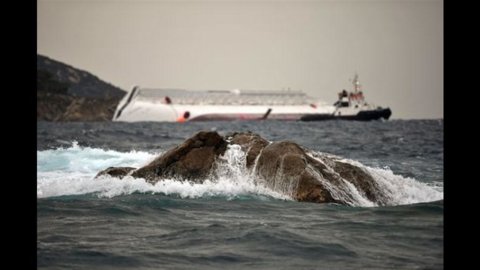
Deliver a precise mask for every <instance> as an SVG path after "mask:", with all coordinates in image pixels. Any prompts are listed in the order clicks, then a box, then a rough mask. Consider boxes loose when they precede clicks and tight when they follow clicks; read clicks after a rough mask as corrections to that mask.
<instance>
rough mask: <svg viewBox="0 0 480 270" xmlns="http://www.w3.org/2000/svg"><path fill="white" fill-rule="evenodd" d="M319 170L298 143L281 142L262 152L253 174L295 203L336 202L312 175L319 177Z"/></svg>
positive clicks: (320, 166)
mask: <svg viewBox="0 0 480 270" xmlns="http://www.w3.org/2000/svg"><path fill="white" fill-rule="evenodd" d="M312 163H313V164H312ZM313 168H315V169H314V170H312V169H313ZM323 169H324V166H322V164H320V163H318V162H317V161H315V160H314V159H312V158H309V157H308V156H307V155H306V153H305V151H304V150H303V149H302V148H301V147H300V146H299V145H298V144H296V143H294V142H289V141H282V142H274V143H271V144H270V145H268V146H266V147H265V148H264V149H263V151H262V153H261V155H260V157H259V159H258V163H257V166H256V173H257V174H258V175H259V176H260V177H261V179H262V180H263V181H264V182H265V183H266V185H267V186H268V187H270V188H271V189H273V190H274V191H277V192H281V193H283V194H288V195H290V196H292V197H293V198H294V199H296V200H297V201H307V202H318V203H326V202H336V203H338V201H337V200H335V199H334V198H333V197H332V195H331V194H330V193H329V192H328V190H327V189H326V187H325V186H324V183H322V182H321V181H319V179H318V177H316V175H315V172H316V173H317V174H319V175H320V176H322V171H323Z"/></svg>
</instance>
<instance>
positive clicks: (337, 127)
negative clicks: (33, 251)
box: [37, 120, 444, 269]
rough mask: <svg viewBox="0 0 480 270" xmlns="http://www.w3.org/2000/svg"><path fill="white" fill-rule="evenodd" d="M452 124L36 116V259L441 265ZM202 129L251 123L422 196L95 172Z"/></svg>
mask: <svg viewBox="0 0 480 270" xmlns="http://www.w3.org/2000/svg"><path fill="white" fill-rule="evenodd" d="M443 128H444V127H443V121H442V120H408V121H407V120H393V121H387V122H380V121H373V122H345V121H325V122H308V123H307V122H280V121H278V122H277V121H265V122H260V121H259V122H240V121H239V122H204V123H186V124H177V123H103V122H102V123H48V122H38V135H37V150H38V152H37V158H38V162H37V170H38V173H37V195H38V199H37V217H38V225H37V230H38V238H37V261H38V268H39V269H120V268H122V269H123V268H136V269H443V242H444V241H443V199H442V198H443ZM200 130H216V131H218V132H219V133H220V134H222V135H225V134H226V133H228V132H233V131H247V130H250V131H252V132H256V133H259V134H260V135H262V136H263V137H264V138H266V139H268V140H271V141H277V140H292V141H295V142H297V143H299V144H301V145H303V146H305V147H307V148H310V149H312V150H314V151H319V152H326V153H331V154H335V155H338V156H341V157H344V158H346V159H349V160H354V161H358V162H360V163H362V164H363V165H365V166H368V167H369V168H372V170H377V171H378V172H380V173H381V174H382V176H384V177H387V178H388V177H389V178H390V180H389V181H391V182H389V183H393V184H398V185H399V187H398V194H397V195H398V197H399V198H401V200H399V202H405V201H411V202H412V203H408V204H405V203H399V204H401V205H392V206H385V207H365V206H354V207H352V206H341V205H334V204H314V203H300V202H295V201H291V200H289V199H285V198H282V197H281V196H277V195H275V194H271V193H268V192H266V191H262V190H252V189H251V187H250V186H247V187H242V186H241V185H240V187H239V184H238V181H239V179H226V180H225V181H224V182H221V183H220V184H218V183H216V184H215V183H214V184H211V185H198V186H189V185H188V184H186V185H185V184H182V183H179V182H177V181H174V180H172V181H171V182H166V184H164V185H163V186H156V187H152V186H149V185H148V184H146V183H144V182H141V181H137V182H133V181H132V183H129V182H128V181H123V182H122V181H121V180H113V179H112V180H111V181H105V182H102V183H101V184H100V183H99V182H98V181H97V182H95V181H93V180H92V178H93V176H94V175H95V173H96V172H97V171H98V170H100V169H102V168H106V167H108V166H129V165H135V166H140V165H141V164H144V163H145V162H147V161H148V160H150V159H151V158H153V157H155V155H156V154H158V153H161V152H163V151H165V150H167V149H169V148H171V147H173V146H174V145H176V144H178V143H181V142H182V141H183V140H185V139H186V138H188V137H190V136H191V135H193V134H194V133H196V132H197V131H200ZM73 141H75V142H77V143H74V144H72V142H73ZM240 178H241V177H240ZM240 180H241V179H240ZM404 186H405V187H404ZM432 187H433V188H434V189H435V190H432ZM439 194H440V196H439Z"/></svg>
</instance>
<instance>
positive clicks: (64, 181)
mask: <svg viewBox="0 0 480 270" xmlns="http://www.w3.org/2000/svg"><path fill="white" fill-rule="evenodd" d="M159 154H160V153H148V152H142V151H131V152H117V151H114V150H103V149H98V148H90V147H80V146H78V144H77V143H73V145H72V146H71V147H69V148H59V149H55V150H46V151H37V197H38V198H46V197H52V196H63V195H79V194H91V193H93V194H96V195H98V196H100V197H114V196H119V195H128V194H132V193H135V192H139V193H157V194H165V195H177V196H180V197H182V198H199V197H209V196H226V197H227V198H235V197H236V196H242V195H248V196H252V195H253V196H258V197H259V198H262V197H273V198H276V199H284V200H291V197H289V195H288V194H281V193H279V192H275V191H273V190H271V189H269V188H266V187H265V186H263V185H262V184H261V181H260V182H259V181H255V179H254V174H252V173H251V172H250V171H249V170H248V169H246V166H245V164H246V157H245V153H244V152H243V151H242V150H241V148H240V146H238V145H229V146H228V149H227V151H226V152H225V154H224V155H223V156H221V157H220V158H219V160H218V162H217V168H216V169H215V171H214V173H212V175H211V176H210V177H208V178H207V179H206V180H205V181H204V182H203V183H201V184H199V183H198V184H195V183H189V182H185V181H178V180H176V179H164V180H162V181H159V182H157V183H156V184H154V185H153V184H150V183H148V182H146V181H145V180H144V179H134V178H132V177H125V178H124V179H122V180H119V179H118V178H114V177H110V176H102V177H101V178H100V179H94V177H95V175H96V174H97V173H98V172H99V171H101V170H103V169H105V168H107V167H110V166H130V167H137V168H138V167H141V166H143V165H145V164H147V163H149V162H150V161H151V160H153V159H154V158H155V157H156V156H158V155H159ZM342 162H348V163H351V164H353V165H356V166H360V167H361V168H363V169H364V170H366V171H368V172H369V173H370V174H371V175H372V176H373V178H374V179H375V180H376V181H377V183H378V185H379V186H380V187H381V189H382V190H383V191H384V192H385V194H386V195H387V197H388V198H389V202H388V204H389V205H399V204H411V203H419V202H428V201H436V200H441V199H443V184H442V183H439V182H436V183H432V184H427V183H423V182H419V181H417V180H415V179H412V178H408V177H402V176H400V175H395V174H394V173H393V172H392V171H391V170H389V169H380V168H371V167H367V166H364V165H363V164H361V163H359V162H357V161H353V160H348V159H343V160H342ZM326 165H327V166H328V164H326ZM344 184H345V185H343V186H344V187H343V188H342V187H339V188H335V189H334V190H333V191H335V192H334V193H335V194H336V195H335V196H343V195H345V196H347V195H348V198H347V199H346V201H347V202H349V203H350V204H351V205H357V206H375V205H376V204H375V203H373V202H371V201H369V200H368V199H367V198H365V197H363V196H362V195H361V194H360V193H359V192H358V191H356V189H355V187H354V186H353V185H351V184H350V183H348V182H346V183H344ZM342 194H343V195H342ZM346 194H347V195H346Z"/></svg>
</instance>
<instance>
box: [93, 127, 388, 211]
mask: <svg viewBox="0 0 480 270" xmlns="http://www.w3.org/2000/svg"><path fill="white" fill-rule="evenodd" d="M228 144H238V145H240V146H241V148H242V150H243V151H244V152H245V153H246V167H247V168H248V169H249V170H250V171H251V172H252V175H253V176H254V177H255V178H254V181H256V182H257V184H261V185H264V186H266V187H268V188H270V189H272V190H274V191H276V192H279V193H282V194H286V195H289V196H291V197H292V198H293V199H295V200H297V201H303V202H316V203H339V204H346V205H355V204H357V203H358V200H359V197H358V194H360V195H361V196H362V197H363V199H365V200H366V199H368V200H369V201H371V202H374V203H377V204H379V205H384V204H386V203H387V201H388V196H387V195H386V194H385V193H384V192H382V189H381V188H380V187H379V186H378V184H377V182H376V181H375V179H374V178H373V177H372V176H371V175H370V174H369V173H368V172H367V171H365V170H364V169H362V168H361V167H359V166H355V165H353V164H350V163H347V162H345V161H342V160H341V159H340V158H338V157H335V156H331V155H327V154H318V153H313V152H309V151H308V149H304V148H303V147H301V146H300V145H298V144H296V143H295V142H291V141H280V142H272V143H270V142H268V141H267V140H265V139H264V138H262V137H260V136H259V135H258V134H254V133H251V132H241V133H232V134H229V135H227V136H225V138H223V137H222V136H220V135H219V134H218V133H217V132H209V131H201V132H198V133H197V134H195V135H194V136H193V137H191V138H189V139H187V140H186V141H185V142H184V143H182V144H181V145H179V146H177V147H175V148H173V149H170V150H169V151H167V152H166V153H165V154H163V155H161V156H160V157H157V158H156V159H155V160H154V161H152V162H151V163H150V164H148V165H146V166H144V167H141V168H139V169H137V170H135V169H134V168H130V167H120V168H108V169H106V170H104V171H102V172H100V173H99V174H98V175H97V176H100V175H104V174H108V175H112V176H116V177H120V178H121V177H123V176H125V175H127V174H128V175H131V176H132V177H139V178H144V179H146V180H147V181H148V182H150V183H156V182H157V181H161V180H162V179H166V178H175V179H178V180H188V181H192V182H195V183H202V182H203V181H204V180H205V179H206V178H207V177H210V178H212V179H215V175H214V172H215V167H216V164H217V163H216V161H217V158H218V157H219V156H220V155H223V154H224V153H225V151H226V149H227V145H228ZM363 199H362V200H363Z"/></svg>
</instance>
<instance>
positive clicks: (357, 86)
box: [352, 72, 362, 93]
mask: <svg viewBox="0 0 480 270" xmlns="http://www.w3.org/2000/svg"><path fill="white" fill-rule="evenodd" d="M352 83H353V89H354V90H355V93H358V92H359V91H361V90H362V86H361V85H360V82H359V81H358V74H357V73H356V72H355V78H354V79H353V81H352Z"/></svg>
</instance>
